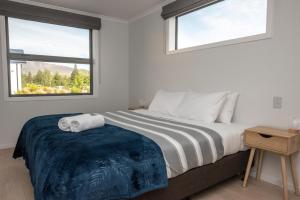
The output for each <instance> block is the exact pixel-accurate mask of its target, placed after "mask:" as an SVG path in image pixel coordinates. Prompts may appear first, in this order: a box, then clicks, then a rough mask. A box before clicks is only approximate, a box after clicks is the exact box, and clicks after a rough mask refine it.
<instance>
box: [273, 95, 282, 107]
mask: <svg viewBox="0 0 300 200" xmlns="http://www.w3.org/2000/svg"><path fill="white" fill-rule="evenodd" d="M273 108H274V109H281V108H282V97H273Z"/></svg>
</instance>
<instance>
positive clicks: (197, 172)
mask: <svg viewBox="0 0 300 200" xmlns="http://www.w3.org/2000/svg"><path fill="white" fill-rule="evenodd" d="M249 153H250V151H249V150H248V151H241V152H238V153H236V154H233V155H229V156H226V157H224V158H222V159H221V160H219V161H218V162H216V163H214V164H209V165H205V166H202V167H198V168H195V169H193V170H190V171H188V172H186V173H185V174H183V175H180V176H177V177H175V178H172V179H170V180H169V186H168V187H167V188H166V189H161V190H156V191H152V192H149V193H146V194H143V195H142V196H140V197H138V198H135V199H134V200H181V199H185V198H189V197H190V196H192V195H194V194H196V193H198V192H201V191H203V190H205V189H207V188H209V187H211V186H214V185H216V184H218V183H220V182H222V181H225V180H227V179H229V178H232V177H234V176H237V175H243V174H244V172H245V169H246V166H247V161H248V158H249Z"/></svg>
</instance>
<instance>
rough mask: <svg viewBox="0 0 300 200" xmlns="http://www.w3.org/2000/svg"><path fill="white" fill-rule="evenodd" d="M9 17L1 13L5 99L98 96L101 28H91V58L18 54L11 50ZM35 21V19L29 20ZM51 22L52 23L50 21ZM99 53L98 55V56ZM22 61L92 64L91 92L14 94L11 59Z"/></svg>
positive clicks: (0, 27) (0, 25)
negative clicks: (12, 90) (12, 89)
mask: <svg viewBox="0 0 300 200" xmlns="http://www.w3.org/2000/svg"><path fill="white" fill-rule="evenodd" d="M8 18H9V17H6V16H1V15H0V36H1V38H0V41H1V51H2V54H1V55H2V65H3V81H4V92H5V95H4V97H5V100H7V101H27V100H64V99H86V98H97V97H98V92H97V91H98V80H99V78H98V68H99V63H100V62H99V60H98V53H99V50H98V48H99V36H100V32H99V30H92V29H88V30H89V46H90V48H89V51H90V52H89V55H90V58H86V59H85V58H72V57H59V56H45V55H31V54H17V53H10V52H9V25H8ZM28 21H33V20H28ZM49 24H51V23H49ZM94 44H95V45H94ZM96 55H97V56H96ZM12 58H15V60H16V59H17V60H21V61H40V62H60V63H75V64H89V65H90V92H89V93H69V94H28V95H14V94H11V82H10V81H11V77H10V60H11V59H12Z"/></svg>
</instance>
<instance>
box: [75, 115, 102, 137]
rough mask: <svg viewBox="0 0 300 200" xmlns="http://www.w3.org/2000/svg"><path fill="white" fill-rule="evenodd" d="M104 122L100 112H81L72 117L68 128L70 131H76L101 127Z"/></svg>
mask: <svg viewBox="0 0 300 200" xmlns="http://www.w3.org/2000/svg"><path fill="white" fill-rule="evenodd" d="M104 124H105V119H104V117H103V116H102V115H100V114H97V113H94V114H83V115H79V116H77V117H76V118H74V119H72V121H71V127H70V128H71V132H74V133H78V132H81V131H86V130H89V129H94V128H99V127H102V126H104Z"/></svg>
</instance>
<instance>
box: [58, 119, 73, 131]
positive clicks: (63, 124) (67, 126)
mask: <svg viewBox="0 0 300 200" xmlns="http://www.w3.org/2000/svg"><path fill="white" fill-rule="evenodd" d="M75 117H76V116H73V117H64V118H61V119H60V120H59V121H58V127H59V129H60V130H62V131H71V121H72V120H73V119H74V118H75Z"/></svg>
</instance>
